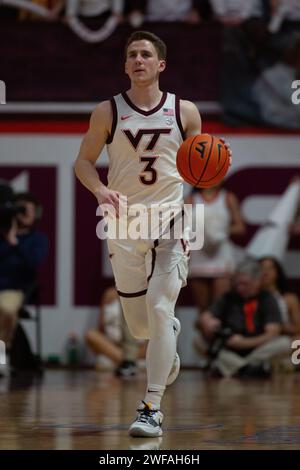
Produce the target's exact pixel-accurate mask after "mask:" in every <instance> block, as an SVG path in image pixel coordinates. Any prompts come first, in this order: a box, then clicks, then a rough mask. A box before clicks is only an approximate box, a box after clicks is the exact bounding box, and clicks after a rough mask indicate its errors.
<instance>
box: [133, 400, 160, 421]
mask: <svg viewBox="0 0 300 470" xmlns="http://www.w3.org/2000/svg"><path fill="white" fill-rule="evenodd" d="M142 403H143V404H144V405H145V408H143V409H142V410H137V411H138V413H139V415H138V418H137V421H140V422H141V423H147V422H148V419H149V418H151V417H152V416H153V415H155V413H157V411H158V410H151V408H150V407H149V405H148V403H145V402H144V401H142Z"/></svg>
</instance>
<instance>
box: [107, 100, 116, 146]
mask: <svg viewBox="0 0 300 470" xmlns="http://www.w3.org/2000/svg"><path fill="white" fill-rule="evenodd" d="M110 104H111V110H112V113H113V118H112V123H111V130H110V134H109V136H108V138H107V141H106V143H107V144H111V143H112V141H113V138H114V135H115V131H116V127H117V122H118V111H117V106H116V102H115V100H114V98H112V99H111V100H110Z"/></svg>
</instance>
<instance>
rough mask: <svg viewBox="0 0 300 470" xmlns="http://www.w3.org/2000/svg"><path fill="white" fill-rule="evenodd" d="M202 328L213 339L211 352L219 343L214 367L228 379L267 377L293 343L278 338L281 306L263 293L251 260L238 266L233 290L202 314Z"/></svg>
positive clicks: (255, 266) (267, 294) (258, 272)
mask: <svg viewBox="0 0 300 470" xmlns="http://www.w3.org/2000/svg"><path fill="white" fill-rule="evenodd" d="M201 327H202V330H203V333H204V335H205V337H206V338H208V339H210V340H211V345H212V346H211V351H212V350H214V348H215V344H216V340H218V341H219V345H220V347H219V350H216V351H215V356H216V359H215V360H214V362H213V367H214V368H215V369H217V371H218V372H219V373H221V374H222V375H223V376H225V377H230V376H233V375H235V374H237V373H239V374H240V375H251V376H252V375H268V374H269V373H270V371H271V363H270V360H271V359H272V358H273V357H275V356H279V355H281V354H283V353H290V352H291V348H290V340H289V339H288V338H287V337H286V336H279V335H280V332H281V317H280V311H279V308H278V305H277V303H276V301H275V299H274V298H273V296H272V295H271V294H270V293H268V292H265V291H263V290H261V268H260V265H259V263H258V262H257V261H254V260H252V259H247V260H245V261H243V262H241V263H240V264H239V266H238V267H237V270H236V274H235V276H234V285H233V289H232V290H231V291H230V292H228V293H227V294H225V295H224V296H223V297H221V298H220V299H219V300H218V301H217V302H216V303H215V304H214V305H212V307H211V308H210V309H209V311H206V312H204V313H203V315H202V316H201Z"/></svg>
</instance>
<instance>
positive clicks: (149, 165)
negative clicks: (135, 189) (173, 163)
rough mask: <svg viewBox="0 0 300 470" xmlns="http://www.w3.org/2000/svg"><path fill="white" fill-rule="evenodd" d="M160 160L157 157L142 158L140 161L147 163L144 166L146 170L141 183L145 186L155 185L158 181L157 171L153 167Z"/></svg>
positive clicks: (142, 174) (142, 173) (141, 176)
mask: <svg viewBox="0 0 300 470" xmlns="http://www.w3.org/2000/svg"><path fill="white" fill-rule="evenodd" d="M157 159H158V156H157V157H153V156H152V155H151V157H150V156H149V157H140V161H141V162H142V163H144V162H146V165H145V166H144V170H143V171H142V172H141V173H140V181H141V183H143V184H146V185H150V184H154V183H155V182H156V180H157V171H156V169H155V168H153V166H154V165H155V162H156V160H157Z"/></svg>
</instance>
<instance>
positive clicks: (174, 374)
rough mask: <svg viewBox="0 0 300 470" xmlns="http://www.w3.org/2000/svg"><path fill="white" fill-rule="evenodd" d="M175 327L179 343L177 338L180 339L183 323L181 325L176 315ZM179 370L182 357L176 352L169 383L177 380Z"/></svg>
mask: <svg viewBox="0 0 300 470" xmlns="http://www.w3.org/2000/svg"><path fill="white" fill-rule="evenodd" d="M173 329H174V334H175V336H176V344H177V339H178V335H179V333H180V330H181V325H180V321H179V320H178V318H176V317H174V325H173ZM179 370H180V358H179V356H178V354H177V353H176V354H175V358H174V362H173V365H172V369H171V371H170V373H169V377H168V380H167V385H171V384H172V383H173V382H175V380H176V379H177V376H178V374H179Z"/></svg>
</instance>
